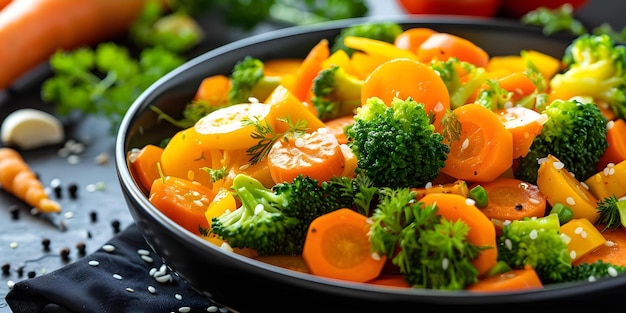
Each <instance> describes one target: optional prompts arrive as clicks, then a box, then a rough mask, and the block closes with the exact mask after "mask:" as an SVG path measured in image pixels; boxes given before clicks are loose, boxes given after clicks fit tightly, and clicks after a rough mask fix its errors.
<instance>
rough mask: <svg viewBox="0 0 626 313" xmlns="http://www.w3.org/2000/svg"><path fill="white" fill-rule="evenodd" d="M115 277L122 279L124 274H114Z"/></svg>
mask: <svg viewBox="0 0 626 313" xmlns="http://www.w3.org/2000/svg"><path fill="white" fill-rule="evenodd" d="M113 278H115V279H117V280H121V279H122V275H120V274H113Z"/></svg>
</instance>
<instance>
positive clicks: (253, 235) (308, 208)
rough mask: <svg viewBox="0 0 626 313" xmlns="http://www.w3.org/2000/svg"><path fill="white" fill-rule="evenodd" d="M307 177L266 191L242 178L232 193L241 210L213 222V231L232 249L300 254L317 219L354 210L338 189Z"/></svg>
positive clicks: (233, 186)
mask: <svg viewBox="0 0 626 313" xmlns="http://www.w3.org/2000/svg"><path fill="white" fill-rule="evenodd" d="M329 186H330V185H328V184H325V183H322V184H321V185H320V184H318V181H317V180H315V179H312V178H310V177H308V176H302V175H300V176H298V177H296V178H295V179H294V180H293V181H291V182H284V183H279V184H276V185H274V186H273V187H272V188H267V187H265V186H264V185H263V184H261V182H260V181H258V180H257V179H256V178H254V177H252V176H249V175H245V174H239V175H237V176H236V177H235V178H234V179H233V184H232V188H233V192H234V194H235V195H236V197H237V198H238V199H239V200H240V201H241V206H240V207H239V208H238V209H236V210H234V211H232V212H226V213H224V214H222V215H221V216H218V217H215V218H213V219H212V221H211V231H212V232H213V233H215V234H217V235H219V236H220V237H221V238H222V239H224V240H226V241H227V242H228V243H229V244H230V245H231V246H232V247H238V248H253V249H256V250H257V252H258V253H259V254H260V255H272V254H299V253H301V252H302V247H303V245H304V239H305V237H306V232H307V228H308V226H309V224H310V223H311V221H313V220H314V219H315V218H316V217H318V216H320V215H322V214H325V213H328V212H331V211H333V210H336V209H339V208H342V207H346V206H348V207H349V206H351V205H352V202H353V201H352V199H351V198H346V197H344V195H343V194H342V193H341V191H339V190H337V189H333V188H330V187H329Z"/></svg>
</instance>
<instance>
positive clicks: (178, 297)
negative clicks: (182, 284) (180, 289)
mask: <svg viewBox="0 0 626 313" xmlns="http://www.w3.org/2000/svg"><path fill="white" fill-rule="evenodd" d="M174 297H175V298H176V299H177V300H182V299H183V296H182V295H180V294H179V293H177V294H175V295H174Z"/></svg>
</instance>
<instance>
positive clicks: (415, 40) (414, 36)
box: [393, 27, 436, 53]
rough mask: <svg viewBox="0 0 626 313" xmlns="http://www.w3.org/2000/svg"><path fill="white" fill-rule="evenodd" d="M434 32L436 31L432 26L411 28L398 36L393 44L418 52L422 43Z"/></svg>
mask: <svg viewBox="0 0 626 313" xmlns="http://www.w3.org/2000/svg"><path fill="white" fill-rule="evenodd" d="M434 33H436V31H435V30H433V29H431V28H426V27H414V28H409V29H407V30H405V31H403V32H402V33H400V35H398V36H396V39H395V41H394V43H393V44H394V46H396V47H398V48H400V49H404V50H407V51H410V52H413V53H416V52H417V49H418V48H419V47H420V45H422V43H423V42H424V41H426V39H428V37H430V35H432V34H434Z"/></svg>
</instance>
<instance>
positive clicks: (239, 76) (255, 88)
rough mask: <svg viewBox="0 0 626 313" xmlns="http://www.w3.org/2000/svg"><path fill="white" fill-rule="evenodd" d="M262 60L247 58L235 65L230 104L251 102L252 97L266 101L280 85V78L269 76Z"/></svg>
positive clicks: (232, 75) (231, 78)
mask: <svg viewBox="0 0 626 313" xmlns="http://www.w3.org/2000/svg"><path fill="white" fill-rule="evenodd" d="M264 69H265V64H264V63H263V61H261V60H260V59H257V58H254V57H251V56H247V57H245V58H243V60H240V61H239V62H237V63H236V64H235V66H234V67H233V70H232V72H231V75H230V89H229V90H228V104H231V105H232V104H238V103H244V102H249V100H248V99H249V98H250V97H254V98H257V99H259V100H260V101H264V100H265V98H267V97H268V96H269V95H270V93H272V91H273V90H274V89H275V88H276V87H277V86H278V85H279V84H280V77H278V76H267V75H265V73H264Z"/></svg>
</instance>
